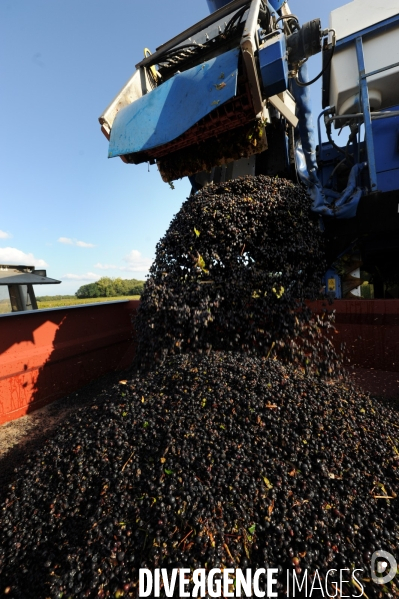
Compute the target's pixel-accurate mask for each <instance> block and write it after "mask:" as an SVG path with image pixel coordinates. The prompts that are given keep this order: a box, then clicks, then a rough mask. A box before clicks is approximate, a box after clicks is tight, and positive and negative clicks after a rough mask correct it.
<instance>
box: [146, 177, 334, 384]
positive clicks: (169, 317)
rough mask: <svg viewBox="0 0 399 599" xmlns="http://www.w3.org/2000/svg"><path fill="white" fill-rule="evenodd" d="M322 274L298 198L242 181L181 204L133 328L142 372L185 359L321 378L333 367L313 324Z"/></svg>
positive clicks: (300, 192)
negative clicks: (281, 365)
mask: <svg viewBox="0 0 399 599" xmlns="http://www.w3.org/2000/svg"><path fill="white" fill-rule="evenodd" d="M325 270H326V264H325V254H324V240H323V236H322V234H321V232H320V228H319V224H318V222H317V221H315V219H314V215H312V212H311V201H310V199H309V197H308V196H307V194H306V193H305V191H304V189H303V188H301V187H300V186H298V185H294V184H293V183H291V182H290V181H287V180H284V179H278V178H275V179H272V178H270V177H265V176H262V175H261V176H258V177H245V178H241V179H236V180H234V181H229V182H228V183H225V184H223V185H222V186H220V187H219V186H215V185H208V186H206V187H205V188H204V189H202V190H201V191H200V192H199V193H198V194H196V195H195V196H191V197H190V198H188V200H187V201H186V202H185V203H184V204H183V206H182V208H181V210H180V211H179V213H178V214H177V215H176V216H175V218H174V219H173V221H172V223H171V225H170V227H169V229H168V231H167V233H166V234H165V236H164V237H163V239H161V241H160V242H159V243H158V245H157V251H156V257H155V261H154V263H153V265H152V267H151V269H150V278H149V280H148V281H147V283H146V286H145V289H144V293H143V295H142V297H141V303H140V309H139V314H138V318H137V322H136V328H137V332H138V334H139V351H138V354H137V355H138V358H139V361H140V363H141V366H144V367H145V366H151V365H152V364H153V362H154V359H155V360H158V361H162V359H164V357H165V356H166V355H170V354H178V353H184V352H187V351H195V350H198V351H210V350H238V351H244V352H253V353H256V354H257V355H263V356H273V355H276V356H278V357H279V359H281V360H283V361H288V362H291V363H292V362H296V363H298V364H299V365H301V366H302V367H305V368H307V367H311V368H313V369H315V370H318V371H319V372H320V374H324V373H331V372H332V371H333V370H334V368H335V367H336V365H337V364H338V362H339V360H338V357H337V356H336V355H335V353H334V350H333V348H332V346H331V344H330V343H329V342H328V341H327V340H326V336H325V329H326V328H328V327H329V326H330V322H329V321H328V319H326V320H325V321H322V320H320V319H319V318H317V317H316V316H312V315H311V313H310V311H309V310H308V309H307V308H306V305H305V300H306V299H308V298H314V297H315V296H316V295H317V294H318V292H319V291H320V287H321V278H322V274H323V272H324V271H325Z"/></svg>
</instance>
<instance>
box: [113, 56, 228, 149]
mask: <svg viewBox="0 0 399 599" xmlns="http://www.w3.org/2000/svg"><path fill="white" fill-rule="evenodd" d="M239 53H240V50H239V49H238V48H236V49H234V50H230V51H229V52H226V53H225V54H222V55H220V56H217V57H216V58H212V59H211V60H209V61H207V62H205V63H203V64H202V65H198V66H196V67H193V68H191V69H189V70H187V71H184V72H183V73H176V75H175V76H174V77H172V78H171V79H169V80H168V81H166V82H165V83H163V84H162V85H160V86H159V87H157V88H155V89H154V90H153V91H151V92H150V93H148V94H146V95H145V96H143V97H141V98H139V99H138V100H136V101H135V102H133V103H132V104H130V105H129V106H126V107H125V108H123V109H122V110H121V111H120V112H119V113H118V114H117V116H116V118H115V121H114V123H113V126H112V130H111V136H110V143H109V152H108V156H109V158H112V157H114V156H123V155H126V154H135V153H137V152H143V151H146V150H150V149H151V148H156V147H158V146H162V145H164V144H167V143H169V142H171V141H173V140H174V139H176V138H178V137H179V136H180V135H182V134H183V133H185V132H186V131H187V130H188V129H190V128H191V127H192V126H193V125H195V124H196V123H197V122H198V121H199V120H201V119H202V118H203V117H205V116H206V115H208V114H209V113H210V112H212V111H213V110H215V109H216V108H218V107H219V106H221V105H222V104H224V103H225V102H227V101H228V100H230V99H231V98H233V97H234V96H235V95H236V93H237V76H238V58H239Z"/></svg>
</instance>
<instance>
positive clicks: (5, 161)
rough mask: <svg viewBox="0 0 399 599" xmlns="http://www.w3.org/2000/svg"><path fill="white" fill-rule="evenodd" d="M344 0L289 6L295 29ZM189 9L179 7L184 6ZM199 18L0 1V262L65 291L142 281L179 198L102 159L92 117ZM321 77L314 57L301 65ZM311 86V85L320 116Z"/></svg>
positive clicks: (193, 13)
mask: <svg viewBox="0 0 399 599" xmlns="http://www.w3.org/2000/svg"><path fill="white" fill-rule="evenodd" d="M344 3H345V2H344V0H323V2H317V1H315V0H291V2H289V6H290V8H291V11H292V12H293V13H294V14H296V15H297V16H298V17H299V19H300V21H301V23H303V22H305V21H308V20H310V19H312V18H315V17H320V18H321V19H322V24H323V27H327V25H328V14H329V12H330V11H331V10H333V9H334V8H337V7H338V6H341V5H342V4H344ZM188 7H189V8H188ZM207 14H208V8H207V3H206V0H198V1H197V2H195V1H194V0H147V1H146V2H141V1H140V0H112V1H111V0H34V1H32V0H2V2H1V3H0V39H1V42H0V80H1V90H2V91H1V94H0V114H1V129H2V131H1V137H2V143H1V147H0V165H1V166H0V170H1V177H0V201H1V212H0V264H7V263H18V264H29V265H30V264H32V265H34V266H36V267H45V268H47V274H48V276H50V277H53V278H55V279H60V280H62V284H61V285H57V286H46V287H43V288H41V289H37V290H36V293H37V295H41V294H45V293H46V294H47V293H48V294H51V295H53V294H57V293H65V294H69V293H74V292H75V291H76V290H77V289H78V288H79V287H80V286H81V285H84V284H86V283H88V282H91V281H94V280H97V279H99V278H100V277H101V276H111V277H118V276H121V277H122V278H139V279H144V278H145V275H146V273H147V271H148V267H149V266H150V264H151V261H152V259H153V258H154V255H155V247H156V244H157V242H158V241H159V239H160V238H161V237H162V235H163V234H164V233H165V231H166V229H167V228H168V225H169V223H170V221H171V219H172V217H173V215H174V214H175V213H176V212H177V211H178V210H179V208H180V206H181V204H182V202H183V201H184V199H185V198H186V197H187V195H188V194H189V192H190V185H189V183H188V181H187V180H183V181H178V182H176V183H175V189H174V190H172V189H170V187H169V185H167V184H165V183H163V182H162V180H161V178H160V176H159V174H158V171H157V168H156V166H152V167H150V170H149V171H148V166H147V165H139V166H134V165H126V164H124V163H123V162H122V161H121V160H120V159H119V158H113V159H107V149H108V143H107V141H106V139H105V137H104V136H103V135H102V133H101V131H100V126H99V123H98V120H97V119H98V117H99V115H100V114H101V113H102V112H103V110H104V109H105V108H106V106H107V105H108V104H109V102H110V101H111V100H112V98H113V97H114V96H115V95H116V93H117V92H118V91H119V89H120V88H121V87H122V86H123V84H124V83H125V81H126V80H127V79H128V78H129V77H130V76H131V74H132V73H133V71H134V65H135V64H136V63H137V62H139V61H140V60H141V58H142V56H143V49H144V48H145V47H148V48H150V49H151V50H155V48H156V47H157V46H160V45H161V44H162V43H164V42H165V41H167V40H168V39H170V38H172V37H173V36H174V35H176V34H177V33H180V32H181V31H182V30H183V29H185V28H187V27H189V26H190V25H192V24H193V23H195V22H197V21H198V20H200V19H202V18H204V17H205V16H206V15H207ZM310 63H311V64H310V73H311V74H312V75H314V74H317V72H318V71H319V70H320V65H321V59H320V56H318V57H315V58H313V59H312V60H311V61H310ZM320 96H321V92H320V84H319V82H317V83H316V84H315V85H314V86H313V98H314V113H315V114H316V113H317V114H318V112H320V109H321V108H320Z"/></svg>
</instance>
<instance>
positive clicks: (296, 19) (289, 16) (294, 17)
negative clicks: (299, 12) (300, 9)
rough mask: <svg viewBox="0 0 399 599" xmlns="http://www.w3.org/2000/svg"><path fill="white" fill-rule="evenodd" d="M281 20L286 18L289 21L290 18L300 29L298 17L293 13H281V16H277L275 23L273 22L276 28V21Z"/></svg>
mask: <svg viewBox="0 0 399 599" xmlns="http://www.w3.org/2000/svg"><path fill="white" fill-rule="evenodd" d="M283 20H287V21H291V20H292V21H294V22H295V25H296V27H297V30H299V29H300V26H299V19H298V17H296V16H295V15H282V16H281V17H279V18H278V19H277V21H276V23H275V26H276V28H277V23H279V22H280V21H283Z"/></svg>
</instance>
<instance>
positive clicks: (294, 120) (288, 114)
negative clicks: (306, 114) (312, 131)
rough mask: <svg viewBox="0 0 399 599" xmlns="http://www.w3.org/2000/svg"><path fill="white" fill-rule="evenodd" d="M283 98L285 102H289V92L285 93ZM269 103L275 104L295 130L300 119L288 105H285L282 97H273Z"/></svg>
mask: <svg viewBox="0 0 399 599" xmlns="http://www.w3.org/2000/svg"><path fill="white" fill-rule="evenodd" d="M283 98H284V100H288V98H289V96H288V93H287V92H284V95H283ZM290 99H291V98H290ZM269 102H270V104H273V106H274V108H277V110H278V111H279V112H280V113H281V114H282V115H283V117H284V118H285V119H287V121H288V122H289V124H290V125H292V126H293V127H294V128H295V127H296V126H297V125H298V122H299V119H298V117H296V116H295V114H294V112H293V111H292V110H291V108H290V107H289V106H288V105H287V103H284V101H283V100H282V99H281V98H280V96H272V97H271V98H269ZM292 102H293V100H291V103H292ZM294 104H295V102H294Z"/></svg>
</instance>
